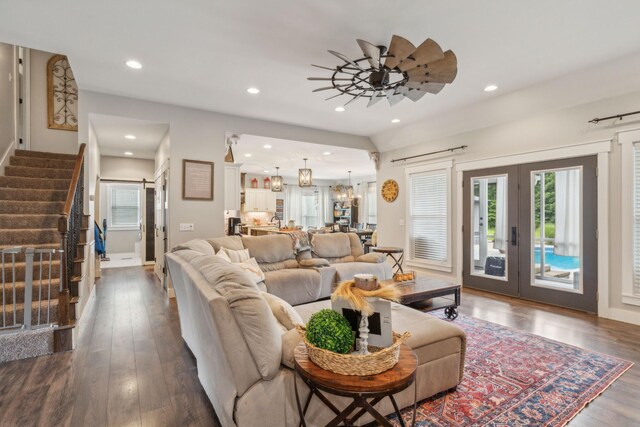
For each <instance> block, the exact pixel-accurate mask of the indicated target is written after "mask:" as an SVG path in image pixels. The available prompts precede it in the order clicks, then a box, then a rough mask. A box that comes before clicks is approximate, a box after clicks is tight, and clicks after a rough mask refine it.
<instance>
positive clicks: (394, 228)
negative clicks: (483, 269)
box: [378, 92, 640, 320]
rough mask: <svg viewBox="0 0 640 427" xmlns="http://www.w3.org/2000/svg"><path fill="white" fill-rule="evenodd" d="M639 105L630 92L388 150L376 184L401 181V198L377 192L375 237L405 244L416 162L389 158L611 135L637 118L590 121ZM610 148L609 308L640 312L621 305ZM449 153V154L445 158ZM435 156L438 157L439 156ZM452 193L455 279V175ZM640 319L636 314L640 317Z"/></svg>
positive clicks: (485, 151) (615, 149) (526, 147)
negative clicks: (409, 182) (408, 177)
mask: <svg viewBox="0 0 640 427" xmlns="http://www.w3.org/2000/svg"><path fill="white" fill-rule="evenodd" d="M638 105H640V92H635V93H630V94H627V95H623V96H617V97H614V98H608V99H603V100H600V101H596V102H590V103H587V104H583V105H579V106H576V107H571V108H566V109H563V110H559V111H552V112H547V113H543V114H539V115H535V116H531V117H529V118H527V119H522V120H517V121H513V122H510V123H506V124H501V125H497V126H492V127H488V128H485V129H480V130H476V131H472V132H467V133H463V134H458V135H454V136H451V137H447V138H443V139H439V140H436V141H433V142H430V143H425V144H418V145H415V146H412V147H408V148H405V149H400V150H393V151H387V152H385V153H383V154H382V161H381V168H380V171H379V174H378V186H379V187H380V186H381V185H382V183H383V182H384V181H385V180H387V179H390V178H392V179H395V180H396V181H397V182H398V183H399V185H400V192H399V196H398V198H397V199H396V201H395V202H393V203H387V202H385V201H383V200H382V198H381V197H380V192H378V222H379V224H378V241H379V244H381V245H385V246H387V245H389V246H404V238H405V234H406V230H405V227H404V226H401V225H400V222H399V221H400V220H404V219H405V203H406V188H407V186H406V183H405V172H404V171H405V168H406V167H407V166H415V165H416V164H418V162H415V161H414V162H413V163H409V164H407V165H405V164H404V163H402V162H401V163H399V164H398V163H396V164H391V163H390V160H392V159H395V158H399V157H405V156H411V155H416V154H421V153H425V152H430V151H436V150H440V149H445V148H450V147H456V146H460V145H468V149H467V150H465V152H464V153H463V154H458V155H455V156H453V158H454V159H455V162H460V161H467V160H474V159H485V158H489V157H496V156H500V155H506V154H516V153H522V152H528V151H534V150H541V149H548V148H554V147H558V146H563V145H571V144H578V143H583V142H589V141H597V140H603V139H610V138H615V133H616V132H617V131H619V130H621V129H624V128H633V127H638V126H640V120H639V119H638V118H635V119H634V118H633V117H630V118H628V119H627V120H624V121H622V122H619V123H617V124H616V125H612V122H611V121H608V122H602V123H601V124H599V125H594V124H591V123H588V121H589V120H590V119H592V118H594V117H604V116H609V115H612V114H617V113H623V112H627V111H635V110H637V109H638V108H637V107H638ZM611 146H612V152H611V154H610V159H609V170H610V176H609V182H610V185H609V219H610V224H609V225H610V229H609V241H610V251H609V254H607V255H608V257H609V263H610V271H609V283H610V293H609V299H610V306H611V307H613V308H615V309H621V310H625V311H629V312H632V313H637V314H638V315H640V307H634V306H629V305H625V304H622V302H621V281H622V279H621V274H620V270H621V262H620V260H621V257H622V255H623V254H622V248H621V246H620V237H621V226H620V221H618V220H617V218H618V217H619V212H620V204H621V197H622V196H621V194H620V183H621V175H620V170H621V155H620V147H619V146H618V144H616V143H612V144H611ZM445 157H447V156H445ZM439 158H442V156H440V157H439ZM427 160H429V161H434V160H436V159H434V158H425V159H424V160H423V162H425V161H427ZM453 180H454V181H453V182H454V185H453V187H454V188H453V195H452V203H453V205H452V217H451V220H452V230H454V235H453V236H454V238H453V251H452V253H453V254H454V255H453V273H452V274H451V275H449V277H455V275H456V273H458V272H459V271H460V270H461V266H460V265H458V263H457V260H456V259H455V258H456V257H455V254H456V253H457V251H458V246H459V245H460V244H461V242H460V241H459V239H458V236H459V234H458V233H457V232H456V231H457V230H460V227H461V224H459V223H458V222H457V216H456V213H457V212H458V210H459V209H462V207H461V206H458V205H457V196H458V191H460V189H458V188H456V186H455V177H453ZM638 319H639V320H640V316H639V317H638Z"/></svg>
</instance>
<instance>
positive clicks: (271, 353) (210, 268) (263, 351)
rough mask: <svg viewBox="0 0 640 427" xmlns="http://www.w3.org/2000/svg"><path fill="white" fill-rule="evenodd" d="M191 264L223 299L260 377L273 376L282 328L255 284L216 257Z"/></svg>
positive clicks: (194, 261) (278, 360)
mask: <svg viewBox="0 0 640 427" xmlns="http://www.w3.org/2000/svg"><path fill="white" fill-rule="evenodd" d="M191 264H192V265H193V266H194V268H196V269H197V270H198V271H199V272H200V273H201V274H202V276H203V277H204V278H205V280H206V281H207V282H208V283H209V284H210V285H211V286H213V288H214V289H215V290H216V291H218V293H219V294H220V295H221V296H222V297H223V298H225V299H226V300H227V304H228V305H229V308H230V309H231V312H232V313H233V317H234V318H235V320H236V323H237V324H238V326H239V328H240V330H241V331H242V336H243V338H244V340H245V341H246V344H247V347H248V348H249V351H250V352H251V356H252V358H253V360H254V362H255V363H256V366H257V367H258V371H259V372H260V375H261V376H262V378H263V379H270V378H273V376H275V375H276V374H277V372H278V369H279V366H280V362H281V351H282V342H281V338H280V337H281V334H282V331H281V330H280V328H279V327H278V322H277V320H276V318H275V316H274V315H273V313H272V312H271V308H269V304H267V302H266V301H265V299H264V298H262V294H261V291H260V290H259V289H258V287H257V285H256V284H255V283H254V282H253V281H252V280H251V279H250V278H249V276H248V275H247V274H246V273H245V272H244V271H243V270H242V269H241V268H240V267H238V266H237V265H234V264H230V263H228V262H226V261H224V260H223V259H221V258H219V257H216V256H201V257H198V258H195V259H193V260H192V261H191Z"/></svg>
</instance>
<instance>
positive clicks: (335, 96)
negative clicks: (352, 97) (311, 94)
mask: <svg viewBox="0 0 640 427" xmlns="http://www.w3.org/2000/svg"><path fill="white" fill-rule="evenodd" d="M341 95H346V93H344V92H340V93H339V94H337V95H333V96H330V97H328V98H326V99H325V101H328V100H330V99H333V98H337V97H339V96H341Z"/></svg>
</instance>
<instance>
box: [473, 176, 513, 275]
mask: <svg viewBox="0 0 640 427" xmlns="http://www.w3.org/2000/svg"><path fill="white" fill-rule="evenodd" d="M471 186H472V201H471V206H470V209H471V216H472V223H471V226H472V230H473V232H472V234H471V238H472V242H471V245H472V246H473V257H472V262H471V265H470V266H469V269H470V271H471V274H472V275H475V276H490V277H491V278H493V279H501V280H506V279H507V270H508V267H509V263H508V251H507V249H508V248H507V246H508V245H509V241H508V238H507V191H506V190H507V175H498V176H493V177H476V178H472V179H471Z"/></svg>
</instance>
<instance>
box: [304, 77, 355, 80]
mask: <svg viewBox="0 0 640 427" xmlns="http://www.w3.org/2000/svg"><path fill="white" fill-rule="evenodd" d="M307 80H314V81H315V80H329V81H331V80H333V81H336V80H341V81H351V79H348V78H346V77H344V78H343V77H340V78H335V79H333V78H331V77H307Z"/></svg>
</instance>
